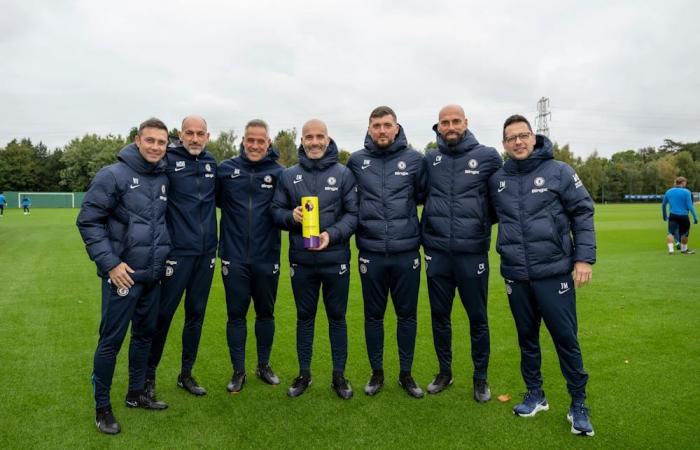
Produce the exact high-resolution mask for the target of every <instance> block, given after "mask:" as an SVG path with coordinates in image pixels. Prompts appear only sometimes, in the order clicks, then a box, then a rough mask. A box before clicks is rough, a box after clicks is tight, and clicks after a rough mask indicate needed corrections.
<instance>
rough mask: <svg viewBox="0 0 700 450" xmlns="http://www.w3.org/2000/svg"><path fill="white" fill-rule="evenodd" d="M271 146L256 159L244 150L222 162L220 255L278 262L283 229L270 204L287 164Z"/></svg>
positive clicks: (237, 259) (219, 175)
mask: <svg viewBox="0 0 700 450" xmlns="http://www.w3.org/2000/svg"><path fill="white" fill-rule="evenodd" d="M278 158H279V155H278V154H277V152H276V151H275V150H274V149H273V148H272V147H270V149H269V150H268V152H267V155H266V156H265V157H264V158H263V159H261V160H260V161H256V162H253V161H251V160H249V159H248V158H247V157H246V154H245V149H244V148H243V146H241V154H240V156H237V157H235V158H231V159H228V160H226V161H224V162H222V163H221V165H220V166H219V168H218V171H217V202H218V205H219V207H220V208H221V231H220V234H221V237H220V239H219V257H220V258H221V259H222V260H225V261H229V262H231V261H233V262H238V263H248V264H257V263H278V262H279V259H280V230H279V228H277V227H276V226H275V224H274V222H273V220H272V213H271V211H270V206H271V204H272V197H273V196H274V193H275V188H276V186H277V183H278V182H279V177H280V175H281V174H282V171H283V170H284V168H283V167H282V166H281V165H280V164H278V163H277V159H278Z"/></svg>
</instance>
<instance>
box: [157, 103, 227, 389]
mask: <svg viewBox="0 0 700 450" xmlns="http://www.w3.org/2000/svg"><path fill="white" fill-rule="evenodd" d="M179 137H180V142H177V143H174V144H172V145H171V146H170V148H169V149H168V152H167V153H166V156H165V161H166V162H167V168H166V173H167V175H168V179H169V180H170V198H169V199H168V213H167V216H166V218H167V221H168V222H167V223H168V230H169V231H170V238H171V241H172V251H171V252H170V255H169V256H168V260H167V261H166V267H165V278H164V279H163V283H162V294H161V299H160V307H159V311H158V326H157V327H156V332H155V335H154V336H153V344H152V345H151V353H150V356H149V358H148V373H147V376H146V392H147V394H148V395H149V396H151V398H152V399H153V400H155V398H156V397H155V395H156V392H155V391H156V368H157V367H158V364H159V363H160V359H161V357H162V356H163V349H164V347H165V340H166V338H167V337H168V330H169V329H170V323H171V322H172V320H173V316H174V315H175V311H177V307H178V306H179V305H180V301H181V299H182V294H183V293H184V294H185V326H184V328H183V330H182V358H181V365H180V374H179V375H178V377H177V385H178V386H180V387H181V388H183V389H184V390H186V391H187V392H189V393H190V394H193V395H196V396H202V395H205V394H206V393H207V391H206V390H205V389H204V388H203V387H202V386H200V385H199V384H198V383H197V381H196V380H195V379H194V377H193V376H192V367H193V365H194V362H195V359H196V358H197V350H198V348H199V340H200V337H201V335H202V324H203V322H204V312H205V310H206V307H207V299H208V298H209V289H210V288H211V281H212V277H213V275H214V264H215V262H216V259H215V258H216V204H215V198H214V197H215V187H216V178H215V177H216V160H215V159H214V157H213V156H212V155H211V153H209V152H208V151H207V150H206V144H207V141H208V140H209V132H208V131H207V122H206V121H205V120H204V119H203V118H201V117H198V116H189V117H185V119H184V120H183V121H182V131H180V136H179Z"/></svg>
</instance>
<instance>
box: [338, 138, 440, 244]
mask: <svg viewBox="0 0 700 450" xmlns="http://www.w3.org/2000/svg"><path fill="white" fill-rule="evenodd" d="M348 168H350V170H352V173H353V174H354V175H355V179H356V180H357V188H358V193H359V202H360V220H359V224H358V228H357V236H356V238H355V239H356V241H357V247H358V248H359V249H360V250H362V251H368V252H376V253H384V254H393V253H399V252H407V251H412V250H417V249H418V247H419V246H420V226H419V223H418V212H417V205H418V204H419V203H423V201H424V199H425V194H426V189H427V173H426V169H425V160H424V158H423V155H422V154H421V153H419V152H417V151H416V150H413V149H411V148H409V147H408V141H407V140H406V135H405V134H404V131H403V128H402V127H401V126H400V125H399V133H398V134H397V135H396V139H395V140H394V142H393V143H392V144H391V145H390V146H389V147H387V148H385V149H382V148H379V147H377V145H376V144H375V143H374V141H372V138H371V137H370V136H369V134H367V136H366V137H365V147H364V148H363V149H361V150H358V151H356V152H354V153H353V154H352V156H350V159H349V160H348Z"/></svg>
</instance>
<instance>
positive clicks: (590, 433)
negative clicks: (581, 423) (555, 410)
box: [566, 413, 595, 437]
mask: <svg viewBox="0 0 700 450" xmlns="http://www.w3.org/2000/svg"><path fill="white" fill-rule="evenodd" d="M566 420H568V421H569V423H570V424H571V432H572V433H573V434H577V435H580V436H591V437H592V436H595V431H594V430H591V431H584V430H578V429H576V428H574V418H573V417H571V414H569V413H567V414H566Z"/></svg>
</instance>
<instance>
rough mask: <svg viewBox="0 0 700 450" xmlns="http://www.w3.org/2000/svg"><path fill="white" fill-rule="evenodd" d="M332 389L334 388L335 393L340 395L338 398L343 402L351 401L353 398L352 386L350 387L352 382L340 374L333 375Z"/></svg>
mask: <svg viewBox="0 0 700 450" xmlns="http://www.w3.org/2000/svg"><path fill="white" fill-rule="evenodd" d="M331 388H333V390H334V391H335V393H336V394H338V397H340V398H342V399H343V400H350V399H351V398H352V386H350V382H349V381H348V380H347V379H346V378H345V377H344V376H343V374H342V373H340V372H334V373H333V382H332V383H331Z"/></svg>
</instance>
